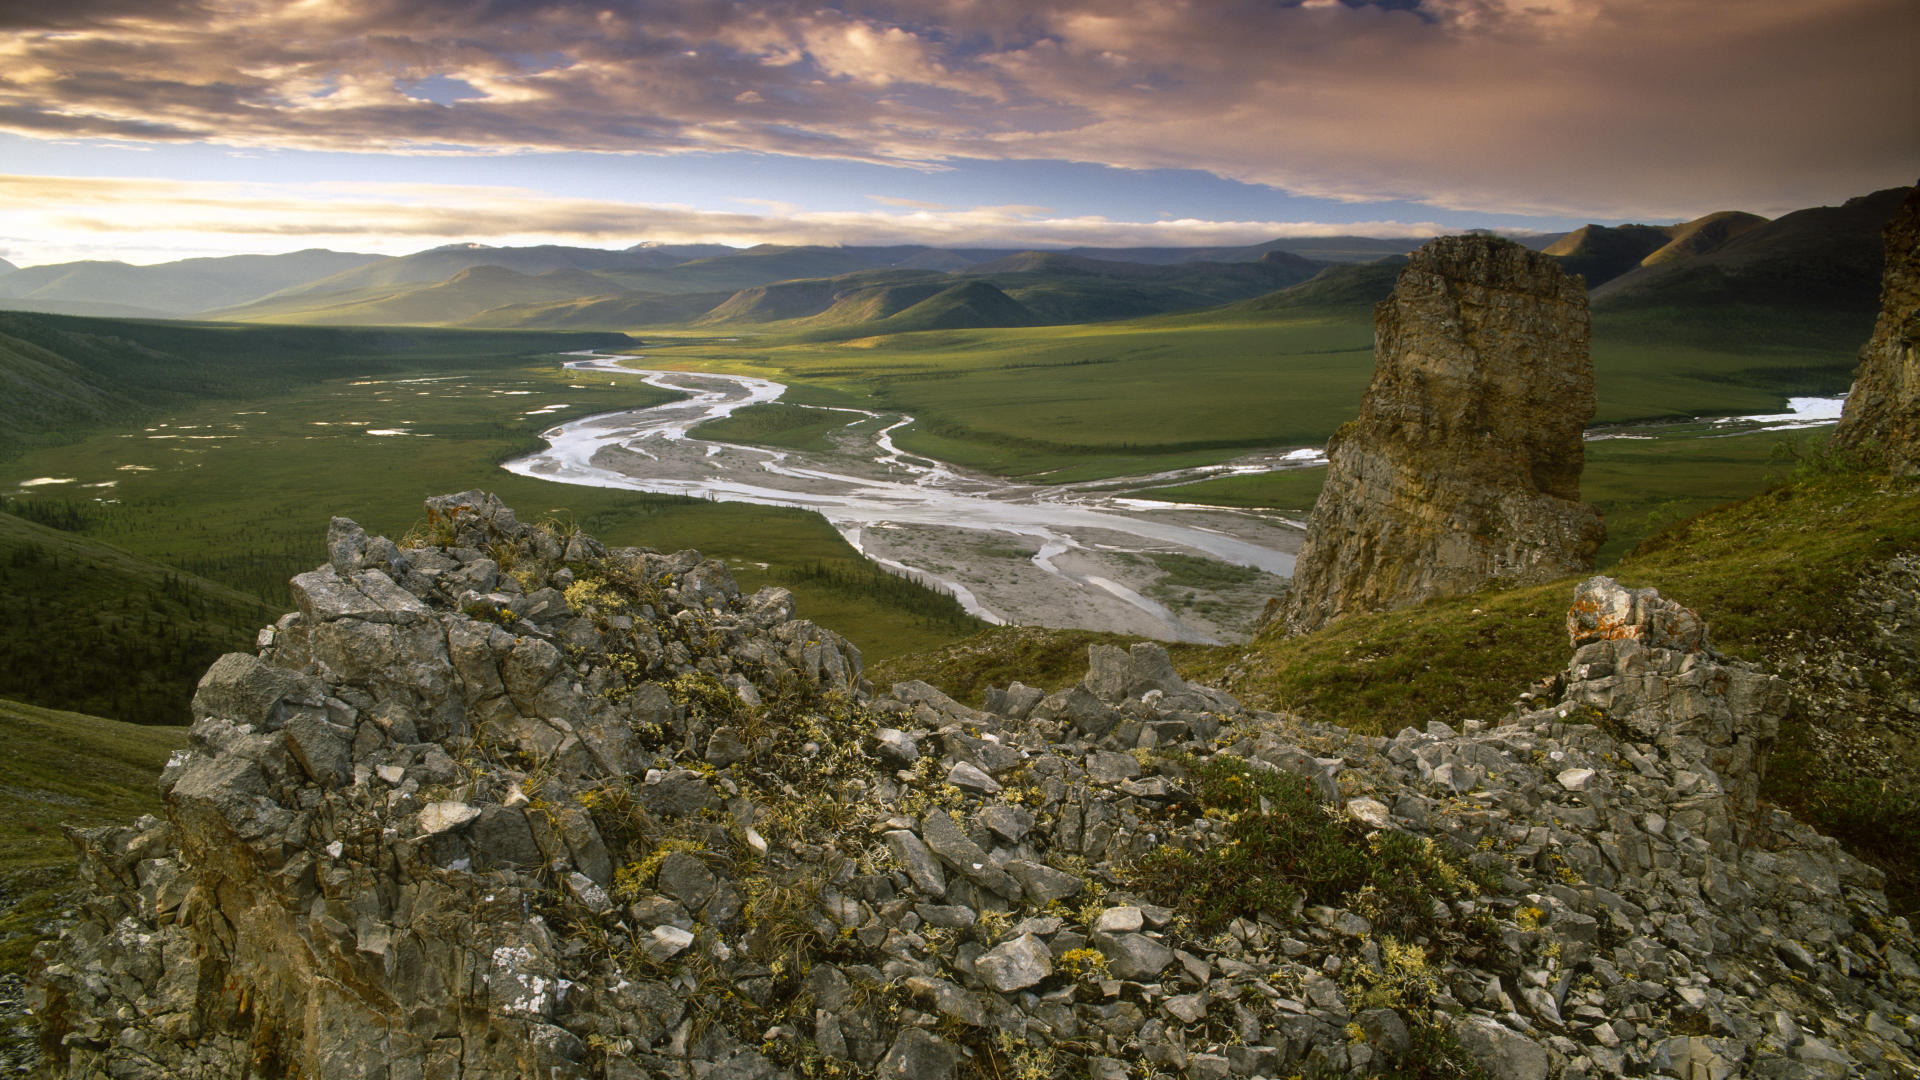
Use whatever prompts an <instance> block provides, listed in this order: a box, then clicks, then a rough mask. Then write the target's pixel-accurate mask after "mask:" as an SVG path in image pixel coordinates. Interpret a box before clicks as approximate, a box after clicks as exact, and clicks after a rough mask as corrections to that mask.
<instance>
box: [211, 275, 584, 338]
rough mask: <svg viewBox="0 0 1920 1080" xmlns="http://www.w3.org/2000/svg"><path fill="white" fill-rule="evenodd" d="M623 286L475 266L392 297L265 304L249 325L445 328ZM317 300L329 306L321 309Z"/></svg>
mask: <svg viewBox="0 0 1920 1080" xmlns="http://www.w3.org/2000/svg"><path fill="white" fill-rule="evenodd" d="M620 291H621V290H620V288H619V286H617V285H615V284H614V283H613V282H611V281H608V280H607V279H606V278H603V277H599V276H597V275H595V274H592V273H589V272H587V271H585V270H568V269H561V270H546V271H542V272H540V273H536V274H526V273H521V272H520V271H517V270H510V269H508V268H506V267H504V266H493V265H483V266H472V267H468V268H467V269H465V270H462V271H460V272H459V273H457V274H455V275H453V276H452V277H450V278H448V279H447V280H445V281H440V282H434V283H431V284H421V285H404V286H400V287H397V288H395V289H393V290H391V291H383V290H382V289H378V288H370V289H360V290H356V291H354V292H352V293H349V294H345V295H333V294H329V295H326V296H322V297H318V298H316V297H313V296H311V295H303V296H298V297H285V298H280V299H274V300H264V301H261V302H259V303H256V304H251V305H248V306H247V307H246V308H245V309H244V310H245V311H246V313H247V318H248V321H251V322H275V323H299V324H303V325H310V326H367V325H382V326H443V325H447V324H450V323H460V322H466V321H473V320H475V319H476V317H478V316H480V315H481V314H482V313H484V312H487V311H489V310H492V309H494V308H499V307H502V306H506V305H515V304H539V303H551V302H553V301H556V300H572V299H578V298H580V297H595V298H599V297H605V296H607V294H609V293H618V292H620ZM316 299H318V300H320V301H323V302H324V303H322V304H320V305H318V306H316V303H315V301H316Z"/></svg>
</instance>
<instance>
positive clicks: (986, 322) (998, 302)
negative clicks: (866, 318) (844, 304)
mask: <svg viewBox="0 0 1920 1080" xmlns="http://www.w3.org/2000/svg"><path fill="white" fill-rule="evenodd" d="M1039 321H1040V319H1039V318H1038V317H1037V316H1036V315H1034V313H1033V312H1032V311H1030V310H1028V309H1027V308H1025V307H1023V306H1021V304H1020V302H1019V301H1018V300H1015V299H1014V298H1013V297H1011V296H1008V295H1007V294H1006V293H1004V292H1002V291H1001V290H1000V289H999V288H997V287H996V286H994V285H993V284H992V283H991V282H986V281H963V282H961V283H959V284H958V285H949V286H947V287H946V288H944V289H941V290H940V291H939V292H937V293H934V294H933V295H932V296H929V297H927V298H926V299H925V300H922V301H920V302H919V303H917V304H914V305H912V306H911V307H908V308H905V309H904V310H901V311H898V312H895V313H894V314H892V315H889V316H887V317H886V318H883V319H877V320H875V321H873V322H869V323H862V324H860V329H861V330H863V331H865V332H870V333H880V334H904V333H913V332H915V331H920V330H973V329H978V328H981V327H988V326H1032V325H1035V324H1036V323H1038V322H1039Z"/></svg>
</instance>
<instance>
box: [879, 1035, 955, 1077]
mask: <svg viewBox="0 0 1920 1080" xmlns="http://www.w3.org/2000/svg"><path fill="white" fill-rule="evenodd" d="M958 1064H959V1055H958V1054H957V1053H956V1052H955V1051H954V1048H953V1044H952V1043H949V1042H948V1041H947V1040H945V1039H942V1038H941V1037H940V1036H938V1035H934V1034H932V1033H930V1032H925V1031H922V1030H920V1029H919V1028H911V1027H910V1028H906V1029H904V1030H902V1031H901V1032H900V1035H899V1037H898V1038H896V1039H894V1040H893V1046H892V1048H890V1049H889V1050H888V1051H887V1056H886V1057H885V1058H884V1059H882V1060H881V1062H880V1065H879V1067H878V1068H876V1069H875V1070H874V1075H875V1076H877V1077H881V1078H883V1080H953V1076H954V1070H955V1069H956V1068H957V1067H958Z"/></svg>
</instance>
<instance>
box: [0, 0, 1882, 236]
mask: <svg viewBox="0 0 1920 1080" xmlns="http://www.w3.org/2000/svg"><path fill="white" fill-rule="evenodd" d="M0 27H5V28H8V29H9V30H10V31H11V32H10V33H8V34H6V35H4V36H0V130H7V131H13V132H16V133H21V134H25V135H29V136H33V137H39V138H54V137H86V138H99V139H114V140H146V141H160V142H165V141H183V142H215V143H225V144H231V145H236V146H242V147H247V146H280V147H299V148H311V149H322V150H344V151H356V152H402V153H507V152H514V151H522V150H583V151H593V152H606V153H635V154H661V153H683V152H702V151H725V150H744V151H754V152H761V153H773V154H787V155H802V156H809V157H828V158H843V159H849V160H858V161H868V162H881V163H887V164H893V165H902V166H911V167H927V166H931V165H937V164H939V163H940V162H942V161H946V160H950V159H953V158H960V157H970V158H1035V159H1051V160H1072V161H1083V162H1095V163H1101V164H1107V165H1113V166H1120V167H1127V168H1186V169H1201V170H1206V171H1209V172H1212V173H1215V174H1218V175H1221V176H1226V177H1231V178H1234V179H1238V180H1243V181H1249V182H1254V183H1261V184H1269V185H1273V186H1276V187H1279V188H1283V189H1285V190H1288V191H1291V192H1295V193H1298V194H1304V195H1313V196H1320V197H1326V198H1334V199H1341V200H1348V201H1370V200H1383V199H1406V200H1414V201H1420V202H1425V203H1428V204H1431V205H1433V206H1435V207H1444V208H1448V209H1462V210H1481V211H1507V212H1535V213H1545V214H1554V215H1569V216H1585V217H1592V218H1622V217H1640V218H1649V219H1672V218H1678V217H1686V216H1690V215H1692V214H1695V213H1699V212H1702V211H1704V210H1711V209H1718V208H1722V207H1736V206H1737V207H1741V208H1744V209H1751V210H1756V211H1760V212H1763V213H1769V212H1778V211H1782V210H1787V209H1791V208H1794V207H1798V206H1803V205H1808V204H1811V203H1815V202H1820V201H1825V200H1828V199H1831V198H1833V197H1835V196H1837V195H1846V194H1853V193H1859V192H1863V191H1866V190H1871V189H1872V188H1874V187H1881V186H1887V185H1889V184H1892V183H1898V182H1906V181H1909V180H1911V179H1912V178H1913V177H1914V175H1915V174H1916V173H1917V172H1920V141H1916V140H1915V139H1914V138H1913V137H1912V134H1913V132H1914V131H1916V130H1920V95H1916V94H1914V93H1913V75H1912V68H1911V51H1912V42H1913V41H1915V40H1920V5H1916V4H1915V3H1913V0H1742V2H1741V3H1738V4H1728V3H1725V2H1723V0H1391V2H1386V0H1376V2H1372V3H1361V2H1358V0H1350V2H1347V3H1337V4H1327V3H1301V4H1286V3H1272V2H1268V0H1060V2H1057V3H1048V4H1039V5H1036V4H1032V3H1030V2H1021V3H1015V2H1012V0H847V2H844V3H840V4H837V5H834V6H832V7H826V6H822V5H819V4H817V3H815V2H812V0H766V2H760V3H754V4H741V3H732V2H725V0H681V2H677V3H673V4H656V3H642V2H640V0H601V2H596V3H584V2H579V0H539V2H536V0H303V2H299V3H286V2H283V0H223V2H221V3H218V4H215V3H211V2H205V3H195V2H191V0H170V2H169V0H152V2H150V0H141V2H139V3H135V2H133V0H73V2H69V3H62V4H57V5H49V4H34V5H27V4H24V3H20V2H19V0H0ZM428 80H434V82H432V83H431V84H430V85H438V86H448V85H455V84H458V85H459V86H461V87H471V88H472V93H471V94H470V95H469V94H468V93H467V92H466V91H465V90H464V89H462V90H461V93H460V94H459V95H458V97H457V99H453V98H450V97H449V95H446V94H442V95H438V96H439V97H441V98H442V99H445V100H440V101H436V100H431V99H430V98H431V97H432V95H420V94H417V93H413V92H410V89H409V88H417V87H419V86H421V85H423V84H427V81H428ZM1703 199H1708V200H1711V201H1710V202H1706V203H1703V202H1702V201H1701V200H1703Z"/></svg>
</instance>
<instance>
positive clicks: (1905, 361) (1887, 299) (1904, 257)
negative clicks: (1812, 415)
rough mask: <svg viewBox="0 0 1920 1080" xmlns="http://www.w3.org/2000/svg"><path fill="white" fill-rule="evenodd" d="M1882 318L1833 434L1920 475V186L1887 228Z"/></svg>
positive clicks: (1839, 441)
mask: <svg viewBox="0 0 1920 1080" xmlns="http://www.w3.org/2000/svg"><path fill="white" fill-rule="evenodd" d="M1885 236H1886V243H1887V264H1886V270H1885V271H1884V273H1883V274H1882V276H1881V279H1880V318H1879V320H1878V321H1877V322H1875V323H1874V327H1873V337H1872V338H1870V339H1868V341H1867V346H1866V348H1865V349H1863V350H1861V354H1860V370H1859V372H1858V374H1856V375H1855V376H1854V380H1853V391H1852V392H1851V393H1850V394H1848V395H1847V406H1846V410H1845V412H1844V413H1843V414H1842V416H1841V418H1840V427H1839V428H1838V429H1837V430H1836V431H1835V432H1834V436H1833V437H1834V442H1835V443H1836V444H1837V445H1840V446H1848V447H1865V446H1873V447H1876V448H1877V449H1878V450H1879V451H1880V452H1882V453H1885V454H1886V455H1887V458H1888V461H1889V463H1890V464H1892V465H1893V467H1894V468H1895V469H1897V470H1900V471H1904V472H1915V471H1920V187H1915V188H1913V189H1912V190H1911V191H1910V192H1909V193H1908V195H1907V201H1906V202H1904V203H1902V204H1901V206H1900V210H1899V212H1897V213H1896V214H1894V216H1893V220H1892V221H1889V222H1888V223H1887V228H1886V233H1885Z"/></svg>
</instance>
